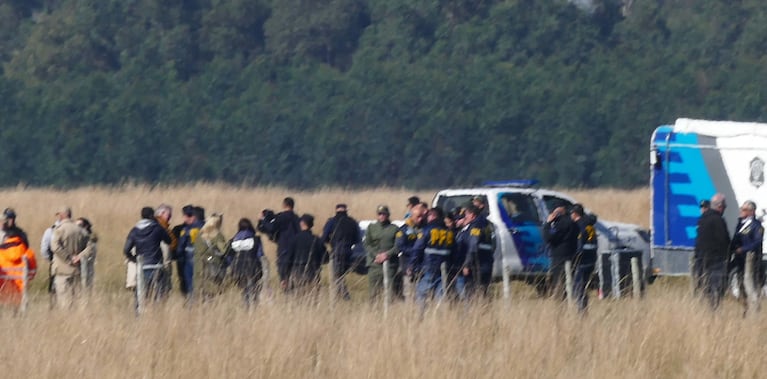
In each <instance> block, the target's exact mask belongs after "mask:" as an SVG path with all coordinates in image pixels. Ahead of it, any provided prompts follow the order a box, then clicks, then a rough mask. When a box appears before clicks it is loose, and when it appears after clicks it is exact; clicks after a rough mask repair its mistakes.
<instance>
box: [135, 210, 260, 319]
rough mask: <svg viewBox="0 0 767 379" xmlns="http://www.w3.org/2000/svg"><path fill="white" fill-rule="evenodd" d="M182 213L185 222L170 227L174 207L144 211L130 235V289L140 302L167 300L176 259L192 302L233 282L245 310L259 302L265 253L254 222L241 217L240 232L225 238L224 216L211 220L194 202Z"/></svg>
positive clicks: (183, 289)
mask: <svg viewBox="0 0 767 379" xmlns="http://www.w3.org/2000/svg"><path fill="white" fill-rule="evenodd" d="M181 212H182V217H183V219H182V220H183V221H182V223H181V224H179V225H177V226H175V227H172V228H171V227H170V220H171V218H172V216H173V208H172V207H171V206H169V205H167V204H162V205H160V206H158V207H157V209H153V208H151V207H144V208H142V209H141V218H140V220H139V221H138V222H137V223H136V225H135V226H134V227H133V228H132V229H131V230H130V232H129V233H128V237H127V238H126V241H125V245H124V247H123V254H124V255H125V257H126V259H127V261H128V274H127V280H126V287H127V288H129V289H133V290H135V293H136V297H137V298H136V300H137V301H136V303H137V304H138V302H139V300H143V299H139V298H138V296H140V295H141V296H144V297H145V299H150V300H153V301H157V300H162V299H165V298H166V297H167V295H168V294H169V292H170V290H171V287H172V280H171V278H172V272H173V262H174V261H175V266H176V272H177V275H178V283H179V291H180V292H181V294H182V295H183V296H184V297H185V298H186V299H187V300H188V301H191V300H194V299H198V298H199V299H202V300H206V299H210V298H212V297H214V296H216V295H218V294H220V293H221V292H222V291H223V290H224V288H225V285H226V284H229V283H231V284H234V285H236V286H238V287H239V288H240V289H241V290H242V298H243V301H244V303H245V305H246V306H251V305H253V304H255V303H256V302H257V301H258V295H259V293H260V286H261V277H262V275H263V266H262V260H263V257H264V250H263V245H262V243H261V240H260V238H259V237H258V236H257V235H256V229H255V227H254V225H253V223H252V222H251V220H249V219H248V218H242V219H240V220H239V221H238V223H237V232H236V233H235V234H234V236H233V237H232V238H226V237H225V236H224V234H223V233H222V231H221V225H222V223H223V215H222V214H217V213H214V214H212V215H211V216H210V217H208V218H206V217H205V209H204V208H202V207H199V206H194V205H191V204H190V205H186V206H184V207H183V208H182V209H181ZM137 278H141V280H137ZM140 286H141V287H140ZM142 294H143V295H142Z"/></svg>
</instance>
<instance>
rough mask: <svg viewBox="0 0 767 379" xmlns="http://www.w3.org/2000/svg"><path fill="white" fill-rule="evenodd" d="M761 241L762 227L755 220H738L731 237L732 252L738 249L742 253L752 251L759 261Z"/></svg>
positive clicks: (762, 236) (762, 235) (762, 237)
mask: <svg viewBox="0 0 767 379" xmlns="http://www.w3.org/2000/svg"><path fill="white" fill-rule="evenodd" d="M763 239H764V227H762V224H761V223H760V222H759V221H758V220H757V219H756V218H753V217H752V218H750V219H741V220H738V226H737V227H735V235H734V236H733V237H732V250H736V249H738V248H740V249H741V251H742V252H743V253H748V252H751V251H753V252H754V253H756V257H757V259H759V260H761V258H762V240H763Z"/></svg>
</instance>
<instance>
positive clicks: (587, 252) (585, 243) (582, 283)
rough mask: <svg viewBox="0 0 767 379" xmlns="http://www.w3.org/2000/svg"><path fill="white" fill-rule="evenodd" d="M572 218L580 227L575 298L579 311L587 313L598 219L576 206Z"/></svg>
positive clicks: (595, 253) (595, 257)
mask: <svg viewBox="0 0 767 379" xmlns="http://www.w3.org/2000/svg"><path fill="white" fill-rule="evenodd" d="M570 218H571V219H572V220H573V222H574V223H575V224H576V225H577V226H578V249H577V250H576V251H575V259H574V260H573V263H574V266H575V277H574V279H573V297H574V298H575V301H576V303H577V304H578V311H579V312H585V311H586V307H588V305H589V296H588V289H587V286H588V283H589V279H591V275H592V274H593V273H594V267H595V266H596V264H597V246H598V245H597V231H596V228H595V227H594V225H595V224H596V223H597V217H596V216H595V215H590V214H586V213H585V212H584V210H583V205H581V204H575V205H573V206H572V208H570Z"/></svg>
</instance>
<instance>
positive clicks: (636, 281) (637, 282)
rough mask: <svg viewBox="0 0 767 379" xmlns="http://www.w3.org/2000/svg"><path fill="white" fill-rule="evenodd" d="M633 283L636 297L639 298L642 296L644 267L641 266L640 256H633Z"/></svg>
mask: <svg viewBox="0 0 767 379" xmlns="http://www.w3.org/2000/svg"><path fill="white" fill-rule="evenodd" d="M631 283H632V290H633V292H634V298H635V299H639V298H640V297H641V296H642V269H641V268H640V267H639V258H637V257H633V258H631Z"/></svg>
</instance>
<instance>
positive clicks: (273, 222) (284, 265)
mask: <svg viewBox="0 0 767 379" xmlns="http://www.w3.org/2000/svg"><path fill="white" fill-rule="evenodd" d="M295 205H296V202H295V200H293V198H292V197H286V198H285V199H283V200H282V212H280V213H277V214H276V215H275V216H274V218H272V219H268V218H267V217H266V216H267V214H268V212H267V211H266V210H264V212H262V213H261V220H259V222H258V230H259V231H261V232H263V233H266V234H267V235H268V236H269V239H270V240H272V241H275V242H277V273H278V274H279V276H280V286H281V287H282V289H283V290H287V289H288V278H289V277H290V269H291V265H290V261H289V260H288V259H287V253H288V249H290V246H291V245H292V244H293V238H294V237H295V236H296V234H298V232H299V230H300V227H299V225H298V216H297V215H296V213H295V212H294V211H293V208H294V207H295Z"/></svg>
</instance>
